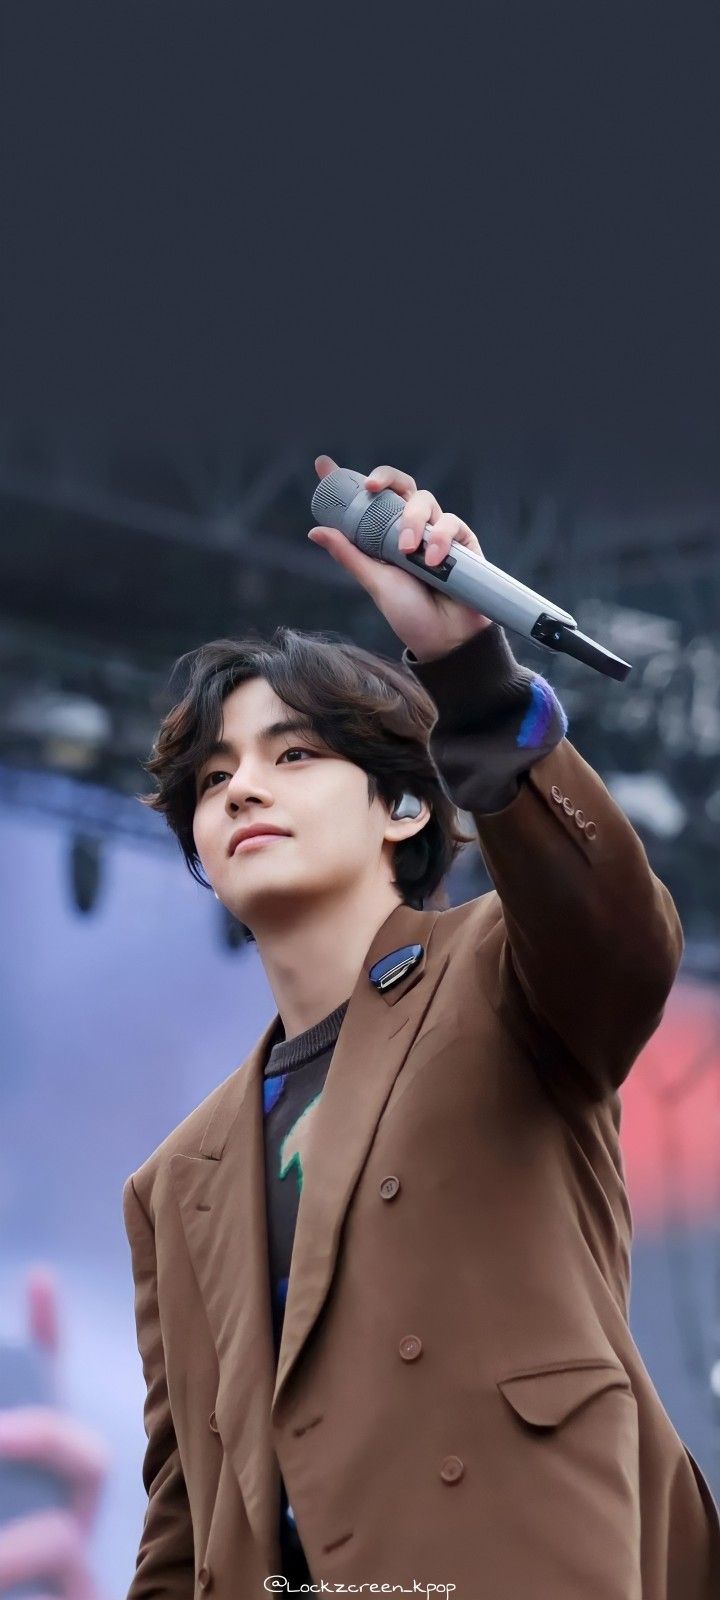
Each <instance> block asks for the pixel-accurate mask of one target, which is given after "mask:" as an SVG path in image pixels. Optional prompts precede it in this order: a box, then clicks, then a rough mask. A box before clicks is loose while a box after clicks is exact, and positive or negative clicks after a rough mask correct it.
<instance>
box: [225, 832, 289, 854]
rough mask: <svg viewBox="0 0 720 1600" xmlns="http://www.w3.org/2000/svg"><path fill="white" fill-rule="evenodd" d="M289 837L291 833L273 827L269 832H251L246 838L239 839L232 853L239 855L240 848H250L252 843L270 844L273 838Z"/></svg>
mask: <svg viewBox="0 0 720 1600" xmlns="http://www.w3.org/2000/svg"><path fill="white" fill-rule="evenodd" d="M289 837H290V835H289V834H287V833H279V832H277V831H273V830H272V828H269V829H268V830H267V832H265V831H263V832H262V833H251V834H248V835H247V837H246V838H244V839H238V841H237V844H235V845H234V846H233V848H232V850H231V851H230V854H231V855H233V856H234V855H237V852H238V850H249V849H250V848H251V846H252V845H261V844H268V843H269V841H270V840H271V839H288V838H289Z"/></svg>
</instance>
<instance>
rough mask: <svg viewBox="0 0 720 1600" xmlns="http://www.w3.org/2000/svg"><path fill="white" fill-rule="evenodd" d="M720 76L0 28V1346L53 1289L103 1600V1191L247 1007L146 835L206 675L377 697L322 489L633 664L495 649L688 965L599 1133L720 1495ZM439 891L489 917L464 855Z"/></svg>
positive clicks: (253, 19) (159, 848)
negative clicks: (182, 722) (312, 531)
mask: <svg viewBox="0 0 720 1600" xmlns="http://www.w3.org/2000/svg"><path fill="white" fill-rule="evenodd" d="M719 45H720V12H719V11H718V7H717V6H716V5H714V4H711V3H709V0H708V3H697V4H692V3H691V4H689V5H688V4H686V5H685V6H683V7H682V8H680V7H668V8H661V9H660V8H653V7H644V6H637V7H628V6H626V5H614V4H612V3H610V4H606V5H603V6H602V7H591V6H588V5H582V4H580V5H578V4H577V3H576V0H573V3H569V0H568V3H563V4H560V3H554V0H545V3H544V4H543V5H542V6H536V5H534V4H530V3H528V4H520V3H514V0H505V3H502V4H501V3H498V4H487V3H486V4H482V3H481V4H479V5H477V6H476V7H475V8H474V11H473V14H472V15H470V14H469V13H468V11H467V8H465V9H464V11H461V10H460V8H453V7H443V8H442V12H441V13H439V14H437V16H436V17H435V18H434V20H433V21H432V22H431V23H430V24H429V25H428V26H426V28H425V29H424V30H423V28H421V26H420V24H419V22H418V17H417V14H416V11H415V9H414V8H412V9H411V8H407V9H405V8H398V9H393V10H392V12H388V11H387V10H385V11H384V12H380V11H378V13H377V14H375V12H374V11H373V9H372V8H370V9H364V10H363V13H362V15H358V16H357V17H355V18H353V17H352V16H351V15H347V16H342V15H341V14H339V13H338V11H337V9H328V10H326V11H325V10H323V9H322V8H320V7H310V8H295V9H293V10H292V11H288V13H287V14H283V15H282V17H280V16H279V15H278V14H277V13H276V12H274V11H271V10H268V11H266V12H263V13H258V12H254V13H249V12H248V11H247V9H246V8H239V7H234V6H230V5H229V4H228V5H224V4H217V3H213V0H209V3H206V4H203V5H200V4H192V5H191V4H185V3H182V0H176V3H173V4H171V3H169V0H153V3H152V4H147V0H142V3H139V0H126V3H124V4H123V3H116V4H113V5H108V4H105V3H103V0H92V3H88V4H79V3H77V0H67V3H66V4H65V5H63V6H62V7H58V6H56V5H54V4H50V3H47V4H46V3H41V0H23V3H22V4H16V3H15V0H5V4H4V6H3V7H2V10H1V11H0V202H1V205H2V216H3V224H4V225H3V248H2V261H1V262H0V273H1V275H2V276H1V283H0V287H1V289H2V293H1V295H0V302H1V310H0V882H1V883H2V887H3V898H4V908H5V914H4V916H3V917H2V921H1V923H0V993H1V998H2V1017H3V1024H2V1065H1V1074H0V1337H9V1336H15V1337H18V1336H23V1335H24V1333H25V1331H26V1327H27V1312H26V1298H25V1285H26V1280H27V1273H28V1271H29V1270H30V1269H31V1268H32V1267H34V1266H36V1265H38V1264H44V1265H46V1266H47V1267H48V1268H49V1270H50V1271H51V1272H52V1273H53V1274H54V1275H55V1278H56V1282H57V1290H58V1297H59V1306H60V1316H61V1340H60V1350H59V1362H60V1372H61V1398H62V1404H63V1406H64V1407H66V1408H67V1410H68V1412H69V1413H70V1414H71V1415H72V1416H73V1417H75V1418H77V1419H78V1420H81V1421H82V1422H83V1423H84V1424H86V1425H87V1426H88V1427H89V1428H91V1429H92V1430H94V1431H95V1432H96V1433H97V1434H98V1436H99V1437H101V1438H102V1439H103V1440H104V1441H105V1442H106V1444H107V1445H108V1447H109V1449H110V1451H111V1454H112V1466H111V1469H110V1471H109V1473H108V1476H107V1481H106V1483H105V1485H104V1492H103V1497H102V1500H101V1504H100V1508H99V1511H98V1514H97V1518H96V1520H95V1524H94V1527H93V1529H92V1533H91V1536H90V1539H89V1550H88V1555H89V1560H90V1562H91V1564H92V1569H93V1572H94V1573H95V1574H96V1576H97V1581H98V1583H99V1584H100V1585H102V1586H104V1587H103V1594H104V1595H106V1596H107V1600H117V1597H119V1596H120V1595H122V1594H124V1593H125V1591H126V1589H127V1585H128V1583H129V1581H130V1577H131V1574H132V1571H133V1570H134V1562H135V1554H136V1551H137V1545H138V1541H139V1536H140V1530H141V1523H142V1517H143V1513H144V1507H145V1495H144V1490H143V1487H142V1482H141V1476H140V1472H141V1461H142V1454H143V1450H144V1445H145V1436H144V1433H143V1427H142V1406H143V1400H144V1384H143V1381H142V1373H141V1369H140V1360H139V1356H138V1353H137V1347H136V1343H135V1325H134V1315H133V1288H132V1278H131V1272H130V1259H129V1250H128V1246H127V1241H126V1238H125V1233H124V1229H123V1223H122V1214H121V1191H122V1185H123V1183H124V1181H125V1179H126V1177H127V1176H128V1174H129V1173H130V1172H131V1171H133V1170H134V1169H135V1168H136V1167H137V1166H138V1165H140V1163H141V1162H142V1161H144V1160H145V1158H146V1157H147V1156H148V1155H149V1154H150V1152H151V1151H152V1150H153V1149H154V1148H155V1146H156V1145H157V1144H158V1143H159V1142H160V1140H161V1139H163V1138H164V1137H165V1135H166V1134H167V1133H168V1132H169V1131H170V1129H171V1128H173V1127H174V1126H175V1125H176V1124H177V1123H178V1122H179V1121H180V1120H181V1119H182V1118H183V1117H184V1116H186V1115H187V1114H188V1112H189V1111H190V1110H191V1109H192V1108H193V1107H194V1106H195V1105H197V1104H198V1103H199V1101H200V1100H201V1099H202V1098H203V1097H204V1096H205V1095H206V1094H207V1093H209V1091H210V1090H211V1089H212V1088H213V1087H214V1086H215V1085H216V1084H218V1083H219V1082H221V1081H222V1080H223V1079H224V1078H225V1077H227V1076H228V1075H229V1073H230V1072H232V1071H233V1069H234V1068H235V1067H236V1066H238V1065H239V1064H240V1063H241V1062H242V1060H243V1059H244V1057H245V1055H246V1054H247V1052H248V1051H249V1050H250V1048H251V1046H252V1045H253V1044H254V1042H255V1040H256V1038H257V1036H258V1034H259V1033H260V1032H261V1031H262V1029H263V1028H264V1027H265V1025H266V1023H267V1021H268V1020H269V1018H270V1016H271V1015H272V1014H273V1012H274V1009H275V1007H274V1003H273V999H272V994H271V992H270V990H269V987H268V985H267V983H266V981H265V978H264V974H263V970H262V967H261V966H260V964H259V960H258V956H257V953H256V952H255V950H254V949H253V948H248V947H246V945H245V943H244V939H243V930H242V928H241V926H240V925H239V924H237V923H235V922H233V921H232V920H231V919H230V918H229V917H228V915H227V913H226V912H225V911H224V908H222V907H221V906H219V905H218V903H217V902H216V901H215V899H214V897H213V896H212V895H211V894H210V893H209V892H208V891H207V890H203V889H201V888H200V886H199V885H197V884H196V883H194V882H193V880H192V879H191V878H190V876H189V874H188V873H187V871H186V869H185V868H184V866H183V864H182V861H181V857H180V853H179V849H178V847H177V845H176V844H175V842H174V840H173V839H172V838H171V836H170V835H169V834H168V833H167V830H166V829H165V828H164V825H163V824H162V823H161V822H160V820H159V819H158V818H156V817H154V816H153V815H152V814H150V813H149V812H148V811H147V809H146V808H143V807H142V806H140V805H139V803H138V801H137V799H136V798H135V796H136V795H137V794H138V793H139V792H142V791H143V790H144V789H145V788H146V787H147V780H146V775H145V774H144V772H143V770H142V762H143V761H144V760H146V759H147V757H148V755H149V753H150V747H151V744H152V740H153V737H154V734H155V731H156V728H157V725H158V722H159V720H160V717H161V715H162V714H163V712H164V711H165V710H166V709H167V707H168V705H169V704H170V703H171V702H170V700H169V698H168V690H167V683H168V676H169V672H170V669H171V667H172V664H173V662H174V660H175V659H176V657H177V656H178V655H179V654H181V653H182V652H184V651H186V650H189V649H192V648H194V647H196V646H197V645H199V644H200V643H202V642H203V641H206V640H210V639H213V638H216V637H218V636H228V635H229V636H233V635H234V634H240V633H245V632H247V631H248V629H250V628H254V629H256V630H257V631H258V632H259V633H263V634H264V633H269V632H271V631H272V629H273V628H274V627H275V626H277V625H278V624H280V623H287V624H291V625H293V626H296V627H300V628H305V629H331V630H335V631H336V633H337V635H338V636H339V637H342V638H346V639H351V640H354V641H355V642H357V643H360V644H362V645H364V646H365V647H367V648H370V649H378V650H382V651H383V652H386V653H388V654H391V655H393V656H394V657H396V658H397V659H399V657H400V654H401V650H402V646H401V644H400V642H399V640H397V639H396V638H395V636H394V635H393V634H392V632H391V631H390V629H389V628H388V627H387V625H386V624H385V622H384V620H383V619H382V618H381V617H380V615H379V613H378V612H377V611H376V610H375V608H374V606H373V603H372V602H371V600H370V598H369V596H368V595H366V594H365V592H364V591H363V590H361V589H359V588H358V587H357V585H355V584H354V583H353V580H351V579H350V578H349V576H348V575H347V574H346V573H344V572H343V571H342V569H340V568H339V567H338V566H336V564H335V563H334V562H333V561H332V559H331V558H330V557H329V556H328V555H327V553H326V552H324V551H322V550H318V549H316V548H313V547H312V546H311V545H309V544H308V543H307V540H306V532H307V529H308V528H309V527H310V526H311V524H312V522H313V520H314V519H313V518H312V516H311V514H310V505H309V503H310V497H311V495H312V492H313V489H314V487H315V484H316V482H317V479H316V475H315V471H314V467H313V461H314V457H315V456H316V455H317V454H318V453H319V452H327V453H329V454H330V455H332V456H333V457H334V458H335V459H336V460H337V461H339V462H340V463H342V464H344V465H348V466H352V467H355V468H357V469H358V470H360V471H362V472H369V471H370V470H371V468H372V467H374V466H376V465H378V464H380V463H382V462H391V463H392V464H394V465H396V466H399V467H401V468H402V469H404V470H405V471H408V472H410V473H411V474H412V475H413V476H414V477H415V479H416V481H417V483H418V485H419V486H421V487H427V488H429V489H431V490H432V491H433V493H434V494H435V495H436V496H437V498H438V499H439V501H440V504H441V505H442V506H443V508H444V509H446V510H451V511H455V512H457V513H458V514H459V515H460V516H461V517H463V518H464V519H465V520H466V521H468V522H469V523H470V525H471V527H472V528H473V529H474V530H475V532H476V533H477V535H478V538H479V539H480V542H481V545H482V547H483V551H484V554H485V555H486V556H487V558H488V559H489V560H491V561H493V562H494V563H496V564H497V565H499V566H502V567H504V568H505V569H506V570H507V571H509V572H511V573H512V574H513V575H515V576H516V577H518V578H519V579H520V580H521V581H523V582H525V583H527V584H529V585H531V586H532V587H534V588H536V589H538V590H539V591H540V592H541V593H543V594H546V595H548V596H550V597H552V598H553V599H554V600H556V601H557V603H558V604H560V605H562V606H563V607H565V608H567V609H569V610H570V611H571V612H572V613H573V614H574V615H575V616H576V618H577V620H578V625H579V626H580V628H582V629H585V630H586V631H587V632H589V633H590V634H592V635H593V636H594V637H595V638H597V639H598V640H599V641H601V642H602V643H604V644H606V645H608V646H609V647H610V648H611V649H612V650H614V651H616V652H617V653H618V654H620V655H621V656H623V657H625V658H626V659H628V660H629V661H631V662H632V664H633V672H632V673H631V675H630V677H629V679H628V680H627V682H626V683H625V684H617V683H615V682H613V681H611V680H609V679H607V678H604V677H601V676H599V675H598V674H596V673H594V672H592V671H591V670H590V669H588V668H586V667H583V666H581V665H579V664H577V663H572V662H569V661H567V660H564V659H562V658H559V657H556V656H554V655H553V654H551V653H550V652H548V651H544V650H542V649H541V647H539V646H533V645H531V644H529V643H527V642H526V641H523V640H521V639H519V638H518V637H517V636H516V635H513V634H509V639H510V643H511V645H512V647H513V649H514V651H515V653H516V655H517V656H518V658H519V659H520V660H522V661H524V662H525V663H526V664H527V665H531V666H533V667H534V668H535V669H536V670H538V671H540V672H542V673H543V674H544V675H545V676H546V677H547V678H549V679H550V681H551V682H552V683H553V685H554V687H555V688H556V691H557V692H558V694H559V695H560V697H561V699H562V701H563V704H564V706H565V709H566V711H567V714H568V718H569V737H570V738H571V740H572V742H573V744H574V745H575V747H576V748H577V749H578V750H579V751H580V752H581V754H582V755H583V756H584V757H585V759H586V760H587V761H589V762H590V763H591V764H592V766H594V767H595V768H596V769H597V771H598V772H599V773H600V774H601V776H602V777H603V779H604V781H605V782H606V784H607V785H608V788H609V789H610V790H611V792H612V793H613V795H614V796H615V798H616V799H617V800H618V802H619V803H620V805H621V806H622V807H623V809H624V810H625V811H626V813H627V815H628V816H629V817H630V819H631V820H632V822H633V824H634V826H635V827H636V829H637V831H638V833H639V835H640V837H641V838H642V840H643V843H644V844H645V847H646V849H647V852H648V855H649V857H650V860H651V863H652V865H653V866H654V868H655V870H656V871H657V872H658V873H659V875H660V876H661V878H662V879H663V880H664V881H665V882H666V883H667V884H668V886H669V887H670V889H671V891H672V894H673V896H674V898H675V901H676V903H677V906H678V909H679V911H680V915H681V918H682V921H683V926H684V930H685V937H686V948H685V955H684V959H683V964H682V968H681V971H680V973H679V975H678V978H677V981H676V984H675V987H674V990H673V993H672V995H671V997H670V1000H669V1003H668V1006H667V1010H666V1013H665V1017H664V1019H663V1022H662V1024H661V1026H660V1028H659V1029H658V1031H657V1033H656V1035H655V1036H654V1037H653V1039H652V1040H651V1041H650V1043H649V1045H648V1046H647V1048H646V1049H645V1050H644V1052H643V1053H642V1055H641V1057H640V1058H639V1060H638V1062H637V1064H636V1066H635V1068H634V1071H633V1073H632V1075H631V1077H630V1079H629V1081H628V1082H627V1084H626V1085H625V1086H624V1088H623V1091H622V1101H623V1149H624V1156H625V1164H626V1173H627V1181H628V1187H629V1192H630V1199H631V1204H632V1207H633V1213H634V1219H635V1248H634V1256H633V1280H632V1304H631V1324H632V1328H633V1333H634V1336H635V1338H636V1341H637V1343H638V1345H639V1348H640V1351H641V1353H642V1356H643V1358H644V1360H645V1362H646V1365H647V1367H648V1369H649V1371H650V1374H651V1376H652V1378H653V1380H654V1382H655V1385H656V1387H657V1389H658V1392H659V1394H660V1397H661V1399H662V1402H663V1404H664V1406H665V1408H666V1410H667V1411H668V1413H669V1415H670V1417H671V1419H672V1421H673V1423H674V1425H675V1427H676V1428H677V1430H678V1432H679V1433H680V1435H681V1437H682V1438H683V1440H684V1442H685V1443H686V1444H687V1446H688V1448H689V1449H690V1450H691V1451H692V1452H693V1454H694V1455H695V1456H696V1458H697V1460H698V1461H699V1462H700V1464H701V1466H702V1468H703V1470H704V1472H705V1474H706V1476H707V1477H708V1479H709V1481H710V1482H711V1484H712V1486H713V1488H714V1490H715V1493H716V1494H718V1492H720V1163H719V1158H718V1150H719V1149H720V1138H719V1135H720V1116H719V1111H720V1095H719V1092H718V1091H719V1084H720V864H719V863H720V850H719V842H720V453H719V450H718V444H719V439H720V389H719V382H718V373H719V365H720V315H719V311H718V284H719V283H720V224H719V218H718V193H719V187H718V178H719V170H718V169H719V167H720V116H719V113H718V96H717V71H718V47H719ZM463 820H465V821H466V820H467V818H463ZM447 887H448V891H449V897H450V900H451V902H452V903H456V902H459V901H463V900H466V899H468V898H469V897H471V896H474V895H478V894H482V893H484V892H485V891H486V890H487V889H488V888H489V887H490V884H489V880H488V878H487V875H486V873H485V869H484V866H483V863H482V859H481V857H480V855H479V851H478V850H477V849H476V848H475V847H474V846H473V845H470V846H467V847H466V848H465V850H464V851H463V853H462V855H461V857H460V858H459V860H458V861H457V862H456V863H455V866H454V867H453V870H452V873H451V875H450V878H449V879H448V882H447Z"/></svg>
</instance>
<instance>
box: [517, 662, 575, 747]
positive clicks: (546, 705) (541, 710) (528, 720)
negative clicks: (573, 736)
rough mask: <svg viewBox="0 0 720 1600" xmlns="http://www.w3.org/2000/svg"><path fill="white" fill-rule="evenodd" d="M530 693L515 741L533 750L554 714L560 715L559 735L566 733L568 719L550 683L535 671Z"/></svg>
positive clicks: (542, 737)
mask: <svg viewBox="0 0 720 1600" xmlns="http://www.w3.org/2000/svg"><path fill="white" fill-rule="evenodd" d="M530 695H531V699H530V705H529V706H528V709H527V711H526V712H525V716H524V717H523V720H522V724H521V727H520V732H519V734H518V736H517V739H516V741H515V743H516V744H518V745H520V746H521V748H522V749H531V750H534V749H535V748H536V747H537V746H538V745H539V744H542V742H543V739H544V738H545V736H546V734H547V731H548V728H549V726H550V723H551V721H552V718H553V715H554V714H555V715H559V717H560V722H561V725H562V735H561V737H563V736H564V735H565V734H566V733H567V729H568V720H567V717H566V715H565V712H564V711H563V708H562V706H561V704H560V701H559V700H558V698H557V695H556V694H555V693H554V691H553V690H552V688H551V687H550V684H549V683H548V682H547V681H546V679H545V678H541V677H540V676H539V675H538V674H537V673H536V674H535V676H534V677H533V680H532V682H531V684H530ZM558 743H559V740H558Z"/></svg>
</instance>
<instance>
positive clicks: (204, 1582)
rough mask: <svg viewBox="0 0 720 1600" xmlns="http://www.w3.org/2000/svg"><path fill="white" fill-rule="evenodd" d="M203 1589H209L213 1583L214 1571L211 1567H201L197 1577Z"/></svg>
mask: <svg viewBox="0 0 720 1600" xmlns="http://www.w3.org/2000/svg"><path fill="white" fill-rule="evenodd" d="M197 1581H198V1583H199V1585H200V1588H201V1589H209V1588H210V1586H211V1584H212V1573H211V1571H210V1568H209V1567H201V1568H200V1571H199V1573H198V1579H197Z"/></svg>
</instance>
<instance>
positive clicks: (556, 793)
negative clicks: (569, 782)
mask: <svg viewBox="0 0 720 1600" xmlns="http://www.w3.org/2000/svg"><path fill="white" fill-rule="evenodd" d="M550 793H551V795H552V797H553V800H557V803H558V805H559V806H561V805H562V798H563V797H562V789H558V786H557V784H556V783H554V784H553V786H552V789H551V790H550Z"/></svg>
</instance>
